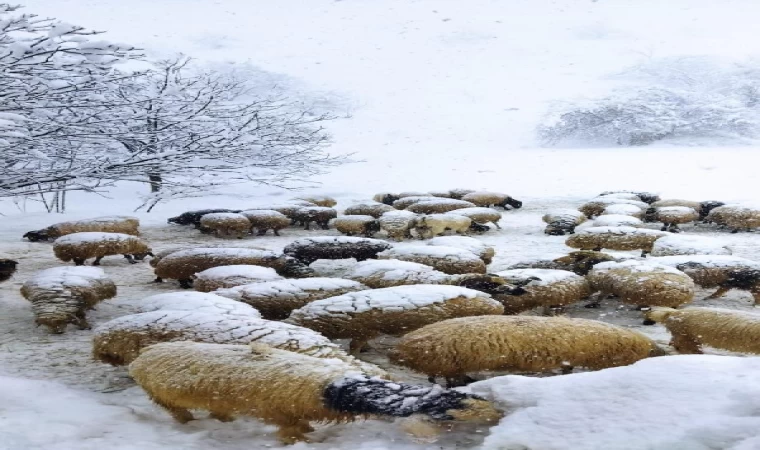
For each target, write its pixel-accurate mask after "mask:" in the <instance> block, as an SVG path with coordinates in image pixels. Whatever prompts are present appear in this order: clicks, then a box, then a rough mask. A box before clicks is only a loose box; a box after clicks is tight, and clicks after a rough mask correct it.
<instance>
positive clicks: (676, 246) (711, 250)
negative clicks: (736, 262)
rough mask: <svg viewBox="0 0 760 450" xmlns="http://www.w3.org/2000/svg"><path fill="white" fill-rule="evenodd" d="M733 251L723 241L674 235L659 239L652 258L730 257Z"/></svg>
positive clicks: (655, 243)
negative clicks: (687, 256) (686, 256)
mask: <svg viewBox="0 0 760 450" xmlns="http://www.w3.org/2000/svg"><path fill="white" fill-rule="evenodd" d="M731 253H732V252H731V249H730V248H728V247H727V246H726V245H725V244H724V243H723V242H722V241H721V240H719V239H714V238H710V237H705V236H692V235H673V236H665V237H662V238H660V239H657V240H656V241H655V242H654V246H653V247H652V256H675V255H730V254H731Z"/></svg>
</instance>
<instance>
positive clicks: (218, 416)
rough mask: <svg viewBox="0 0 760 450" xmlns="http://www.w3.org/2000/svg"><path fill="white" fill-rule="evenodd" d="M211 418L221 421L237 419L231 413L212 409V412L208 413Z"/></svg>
mask: <svg viewBox="0 0 760 450" xmlns="http://www.w3.org/2000/svg"><path fill="white" fill-rule="evenodd" d="M208 417H209V418H210V419H216V420H218V421H219V422H232V421H233V420H235V417H234V416H232V415H230V414H225V413H221V412H214V411H211V413H210V414H209V415H208Z"/></svg>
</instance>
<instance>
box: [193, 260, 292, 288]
mask: <svg viewBox="0 0 760 450" xmlns="http://www.w3.org/2000/svg"><path fill="white" fill-rule="evenodd" d="M276 280H282V277H281V276H280V275H278V274H277V271H276V270H274V269H272V268H271V267H262V266H254V265H231V266H219V267H212V268H210V269H206V270H204V271H203V272H198V273H196V274H195V275H193V288H194V289H195V290H196V291H200V292H212V291H215V290H217V289H227V288H232V287H235V286H242V285H244V284H251V283H259V282H264V281H276Z"/></svg>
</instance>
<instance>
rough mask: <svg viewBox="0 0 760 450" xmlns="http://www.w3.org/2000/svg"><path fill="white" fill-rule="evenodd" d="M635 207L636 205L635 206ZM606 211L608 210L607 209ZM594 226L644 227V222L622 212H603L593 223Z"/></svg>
mask: <svg viewBox="0 0 760 450" xmlns="http://www.w3.org/2000/svg"><path fill="white" fill-rule="evenodd" d="M634 208H635V206H634ZM605 211H606V210H605ZM591 226H592V227H643V226H644V222H642V221H641V220H640V219H637V218H635V217H633V216H628V215H622V214H603V215H601V216H599V217H597V218H596V219H594V221H593V222H592V224H591Z"/></svg>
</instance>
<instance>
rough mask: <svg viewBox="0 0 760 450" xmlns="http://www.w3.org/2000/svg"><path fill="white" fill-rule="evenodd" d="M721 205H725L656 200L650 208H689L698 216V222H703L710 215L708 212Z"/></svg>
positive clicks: (679, 200)
mask: <svg viewBox="0 0 760 450" xmlns="http://www.w3.org/2000/svg"><path fill="white" fill-rule="evenodd" d="M723 205H725V203H723V202H719V201H716V200H708V201H704V202H695V201H693V200H681V199H666V200H658V201H656V202H654V203H652V205H651V207H652V208H663V207H672V206H680V207H686V208H691V209H693V210H695V211H696V212H697V213H698V214H699V219H700V220H704V219H705V218H706V217H707V215H708V214H710V211H712V210H713V209H715V208H717V207H719V206H723Z"/></svg>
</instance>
